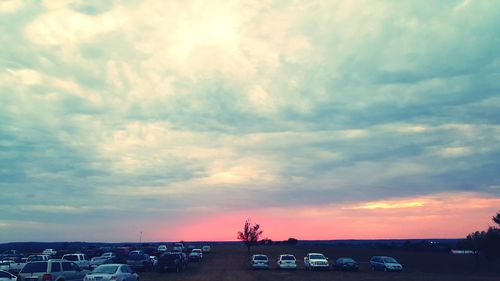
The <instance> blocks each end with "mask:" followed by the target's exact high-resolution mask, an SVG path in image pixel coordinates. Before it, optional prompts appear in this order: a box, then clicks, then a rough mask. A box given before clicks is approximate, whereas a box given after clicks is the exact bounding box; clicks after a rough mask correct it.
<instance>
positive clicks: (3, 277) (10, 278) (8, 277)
mask: <svg viewBox="0 0 500 281" xmlns="http://www.w3.org/2000/svg"><path fill="white" fill-rule="evenodd" d="M16 278H17V277H16V276H15V275H13V274H12V273H10V272H8V271H5V270H0V281H15V280H16Z"/></svg>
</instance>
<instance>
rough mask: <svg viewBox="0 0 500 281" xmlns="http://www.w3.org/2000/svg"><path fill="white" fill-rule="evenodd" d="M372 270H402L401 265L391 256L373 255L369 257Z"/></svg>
mask: <svg viewBox="0 0 500 281" xmlns="http://www.w3.org/2000/svg"><path fill="white" fill-rule="evenodd" d="M370 265H371V267H372V270H374V271H375V270H382V271H402V270H403V266H402V265H401V264H400V263H399V262H398V261H396V260H395V259H394V258H392V257H386V256H374V257H372V258H371V259H370Z"/></svg>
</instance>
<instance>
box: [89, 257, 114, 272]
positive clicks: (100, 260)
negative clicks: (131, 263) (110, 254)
mask: <svg viewBox="0 0 500 281" xmlns="http://www.w3.org/2000/svg"><path fill="white" fill-rule="evenodd" d="M109 259H112V258H107V257H103V256H100V257H93V258H91V259H90V262H89V267H90V269H94V268H96V267H98V266H100V265H101V264H105V263H106V261H107V260H109Z"/></svg>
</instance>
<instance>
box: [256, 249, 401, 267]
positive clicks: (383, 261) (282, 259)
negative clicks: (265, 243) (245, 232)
mask: <svg viewBox="0 0 500 281" xmlns="http://www.w3.org/2000/svg"><path fill="white" fill-rule="evenodd" d="M370 267H371V269H372V270H374V271H377V270H381V271H402V270H403V266H402V265H401V264H400V263H399V262H398V261H396V259H394V258H392V257H387V256H374V257H372V258H371V259H370ZM250 268H252V269H269V258H268V256H267V255H264V254H256V255H253V256H252V257H251V259H250ZM276 268H277V269H297V259H296V258H295V256H294V255H292V254H282V255H280V256H279V258H278V260H277V261H276ZM304 268H305V269H306V270H330V269H332V270H342V271H358V270H359V264H358V262H356V261H355V260H354V259H352V258H348V257H342V258H338V259H336V260H335V261H334V262H333V263H332V264H330V262H329V260H328V258H327V257H325V255H323V254H321V253H308V254H307V255H306V256H305V257H304Z"/></svg>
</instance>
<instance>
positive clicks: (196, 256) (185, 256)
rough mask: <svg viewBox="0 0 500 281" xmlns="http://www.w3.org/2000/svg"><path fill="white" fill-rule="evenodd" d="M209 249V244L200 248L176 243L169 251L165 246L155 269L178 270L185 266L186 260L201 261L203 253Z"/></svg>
mask: <svg viewBox="0 0 500 281" xmlns="http://www.w3.org/2000/svg"><path fill="white" fill-rule="evenodd" d="M160 247H161V245H160ZM211 251H212V248H211V247H210V246H209V245H204V246H203V247H201V248H196V247H195V246H194V245H189V246H188V247H187V248H184V245H182V243H176V244H174V247H173V248H172V250H171V251H168V250H167V249H166V247H165V251H164V253H163V254H162V255H160V257H159V258H158V264H157V266H156V269H157V271H158V272H165V271H168V270H172V271H176V272H180V271H183V270H184V269H185V268H186V267H187V264H188V262H190V261H194V262H201V261H202V260H203V254H204V253H205V254H206V253H210V252H211Z"/></svg>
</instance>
